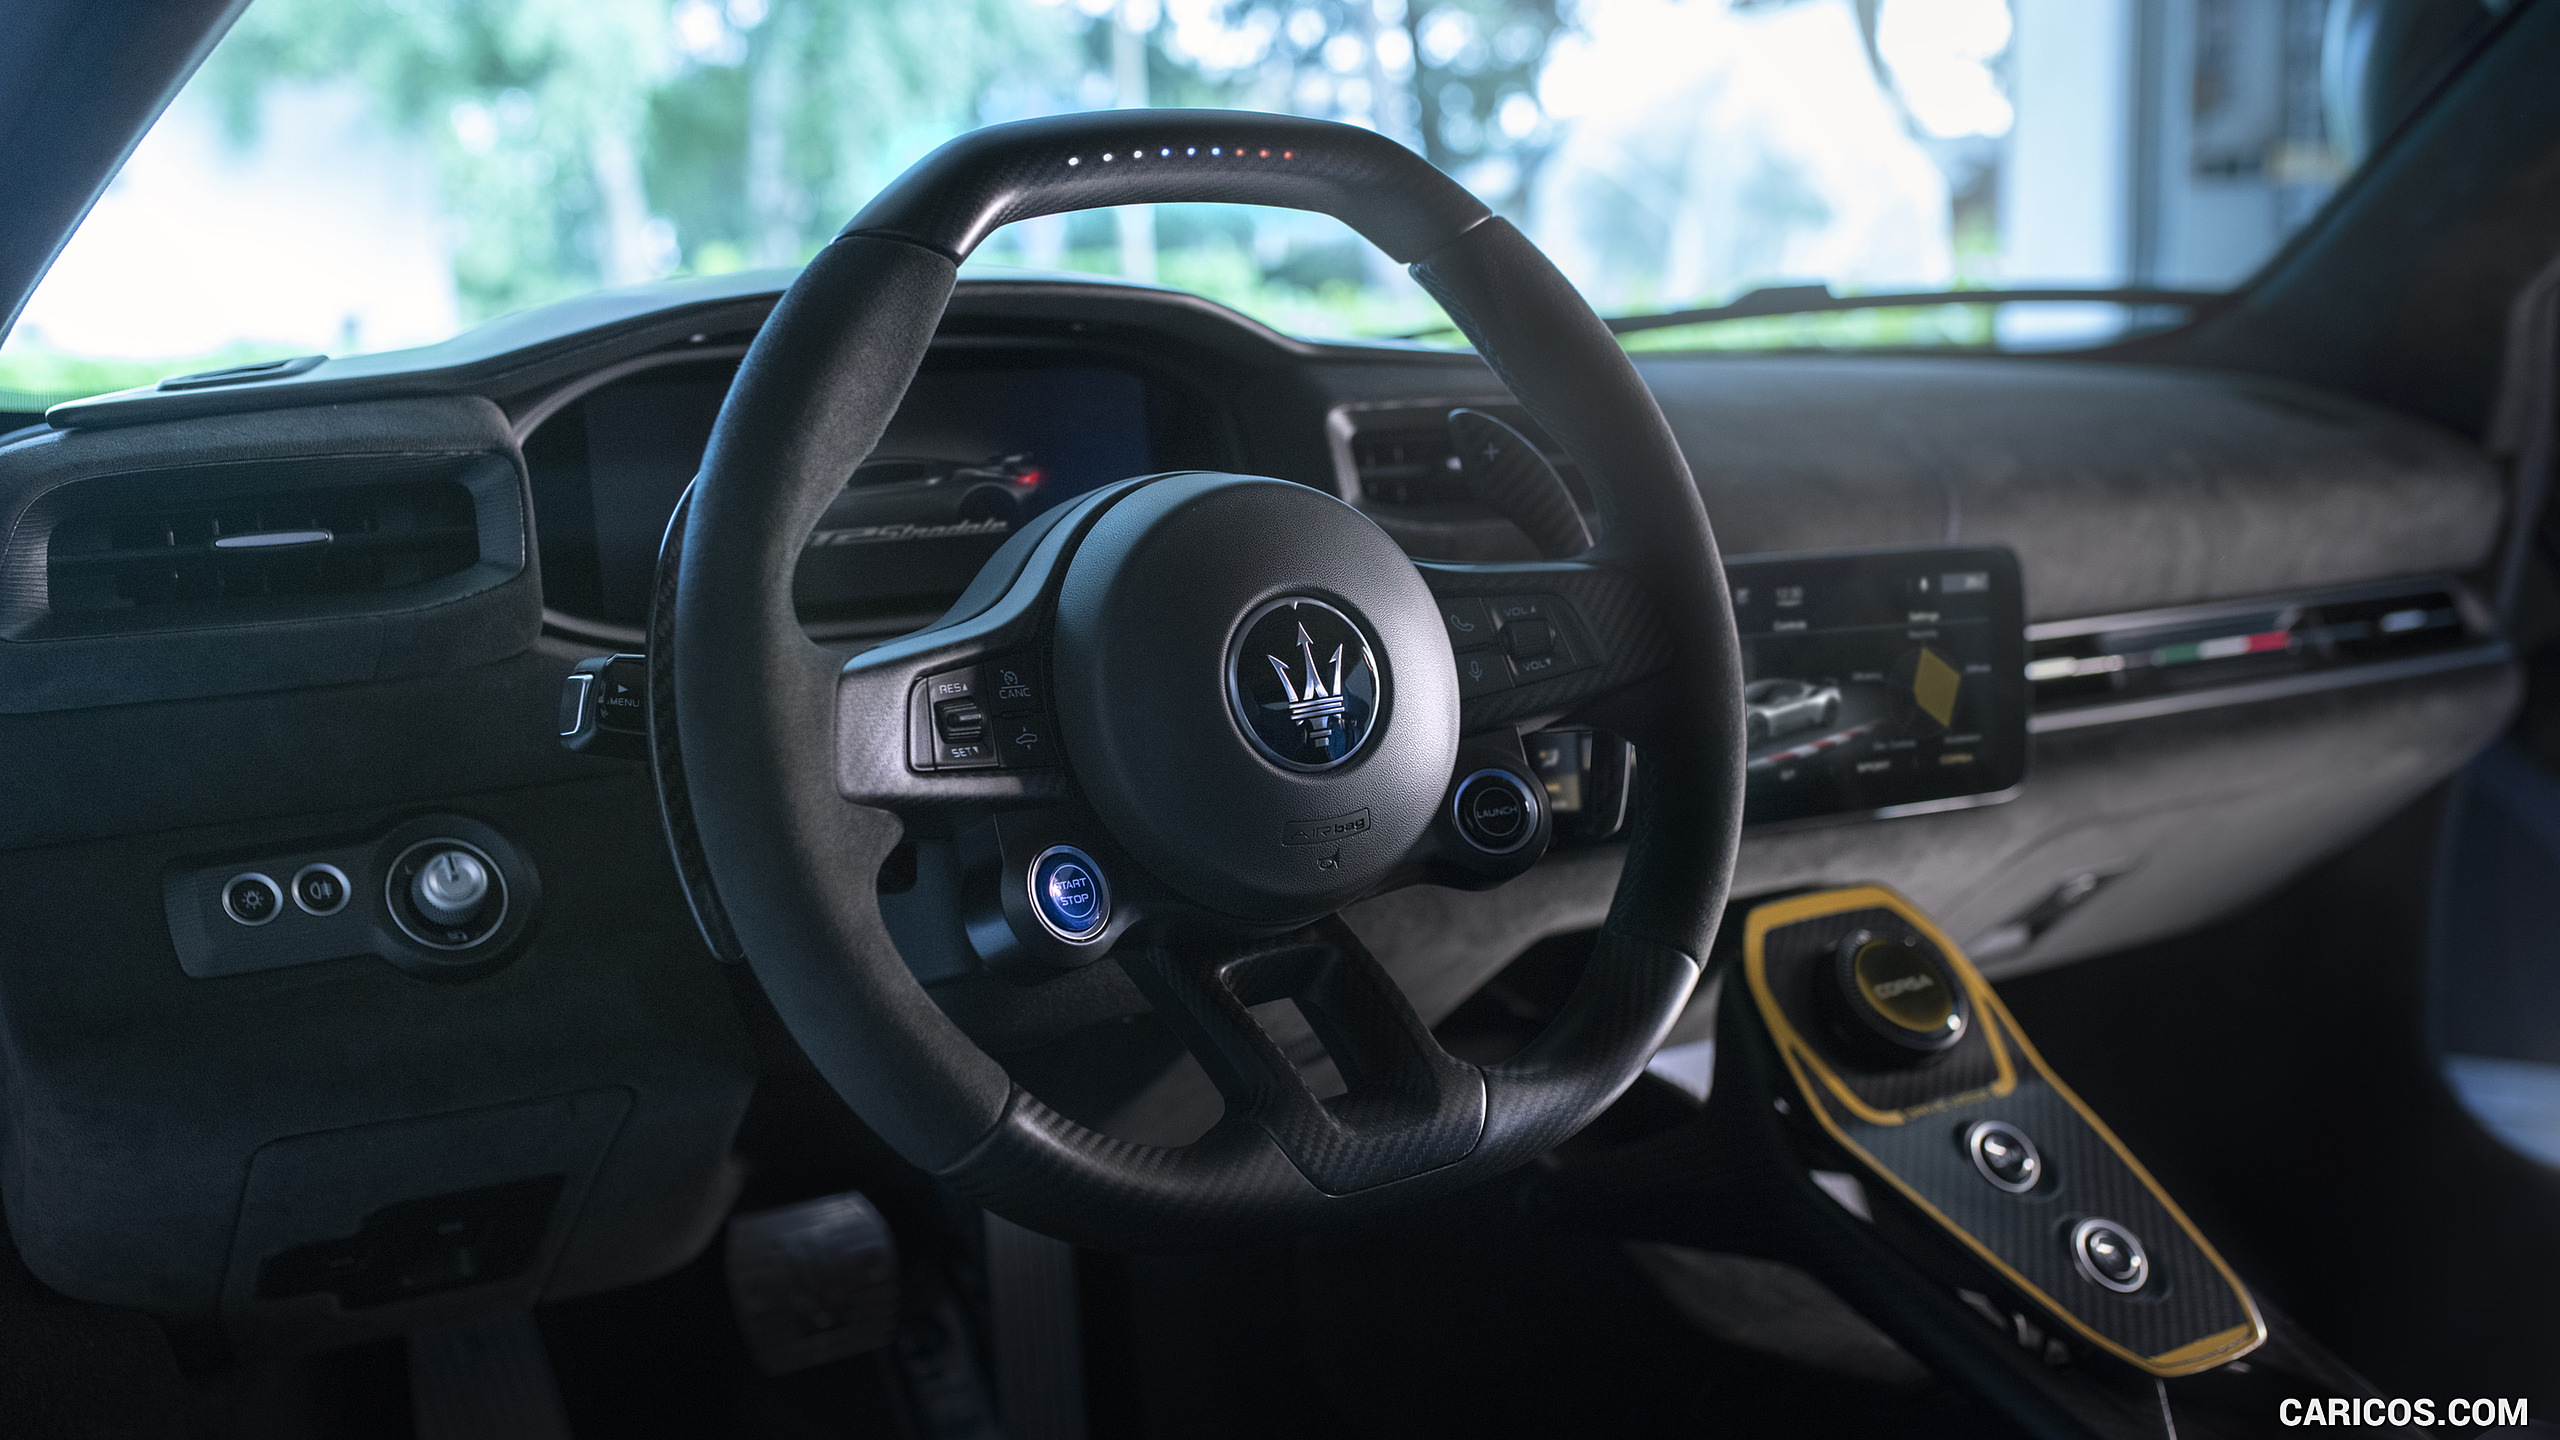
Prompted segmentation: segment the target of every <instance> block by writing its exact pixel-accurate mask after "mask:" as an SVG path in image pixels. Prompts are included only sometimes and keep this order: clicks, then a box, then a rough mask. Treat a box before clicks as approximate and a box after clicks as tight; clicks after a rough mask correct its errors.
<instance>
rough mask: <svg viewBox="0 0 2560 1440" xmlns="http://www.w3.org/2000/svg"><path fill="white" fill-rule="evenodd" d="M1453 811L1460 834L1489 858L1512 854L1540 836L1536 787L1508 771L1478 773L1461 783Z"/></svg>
mask: <svg viewBox="0 0 2560 1440" xmlns="http://www.w3.org/2000/svg"><path fill="white" fill-rule="evenodd" d="M1451 809H1452V818H1453V819H1455V820H1456V821H1457V824H1458V833H1459V834H1461V835H1463V836H1465V837H1466V839H1467V843H1468V844H1470V845H1473V846H1475V847H1476V848H1477V849H1479V850H1482V851H1484V852H1485V853H1486V854H1488V855H1508V854H1510V853H1511V852H1512V851H1514V850H1517V849H1519V848H1520V847H1521V846H1523V845H1526V844H1528V843H1529V837H1530V836H1531V835H1533V834H1536V833H1537V829H1538V797H1537V791H1536V788H1535V787H1533V786H1532V785H1530V784H1529V782H1527V781H1525V780H1523V779H1521V778H1520V777H1519V776H1517V775H1514V774H1512V773H1511V772H1510V771H1508V770H1492V769H1487V770H1478V771H1477V772H1475V773H1474V774H1472V775H1469V776H1468V777H1467V778H1466V779H1464V780H1461V781H1459V782H1458V792H1457V796H1456V798H1455V799H1454V800H1453V801H1452V802H1451Z"/></svg>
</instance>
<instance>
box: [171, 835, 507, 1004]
mask: <svg viewBox="0 0 2560 1440" xmlns="http://www.w3.org/2000/svg"><path fill="white" fill-rule="evenodd" d="M276 875H290V876H292V877H293V881H292V885H291V888H290V890H289V891H288V890H287V888H286V887H284V886H280V885H278V884H277V883H276V882H275V881H274V880H273V879H271V878H269V877H271V876H276ZM541 893H542V887H541V880H540V878H539V877H538V876H536V875H535V873H534V869H533V864H532V862H531V861H529V860H528V859H526V858H525V855H524V852H522V851H520V850H518V849H517V848H516V847H515V846H514V845H512V844H510V843H508V841H507V838H506V837H505V836H504V835H501V834H499V833H498V832H497V831H496V830H495V829H493V828H491V827H490V826H488V825H484V824H482V823H481V822H479V821H477V820H473V819H471V818H469V817H467V816H462V815H431V816H425V817H421V818H419V819H415V820H409V821H406V822H403V823H401V824H399V825H395V826H393V827H391V828H390V829H388V830H386V831H384V832H382V833H381V834H379V835H373V836H354V837H344V838H338V839H332V840H318V841H312V842H309V843H306V844H303V845H298V846H294V845H287V846H277V847H274V848H272V849H269V850H265V851H262V852H260V853H257V854H254V855H231V856H215V857H206V858H203V859H196V860H182V861H179V862H178V863H176V864H174V865H172V866H170V867H169V869H168V870H167V871H166V872H165V873H164V874H163V875H162V877H161V901H162V906H163V909H164V910H165V912H166V915H167V918H168V922H169V937H170V939H171V940H172V941H173V942H174V943H175V945H176V947H177V952H178V967H179V968H180V969H181V970H184V971H185V972H186V973H187V974H188V975H190V976H192V977H194V978H195V979H198V980H214V979H219V978H221V977H223V976H227V975H248V974H254V973H256V972H258V971H261V970H281V969H284V968H287V967H289V966H294V965H316V964H319V963H322V962H324V961H330V960H346V959H359V958H372V959H376V960H384V961H388V962H390V963H391V964H394V965H397V966H399V967H401V968H402V969H405V970H409V971H411V972H413V973H415V974H420V975H426V976H430V977H434V978H438V979H467V978H470V977H472V976H476V975H481V974H485V973H487V972H488V971H489V970H491V969H493V968H495V967H496V966H497V965H499V964H502V963H503V962H504V961H505V960H506V959H507V958H508V957H509V956H510V955H511V954H512V953H513V951H514V949H515V946H516V942H517V941H518V940H520V939H522V938H523V937H524V935H525V933H526V931H527V929H528V928H529V926H530V923H531V920H532V917H533V912H534V908H535V906H536V905H537V904H539V902H540V900H541ZM244 917H245V918H244Z"/></svg>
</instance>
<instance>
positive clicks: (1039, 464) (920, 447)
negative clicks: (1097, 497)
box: [526, 361, 1162, 625]
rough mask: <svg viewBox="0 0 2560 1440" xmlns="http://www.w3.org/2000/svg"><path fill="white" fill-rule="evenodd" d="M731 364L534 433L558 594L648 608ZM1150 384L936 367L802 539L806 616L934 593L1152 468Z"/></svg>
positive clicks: (1034, 371)
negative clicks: (1050, 513) (1080, 500)
mask: <svg viewBox="0 0 2560 1440" xmlns="http://www.w3.org/2000/svg"><path fill="white" fill-rule="evenodd" d="M735 373H736V362H734V361H731V362H726V363H721V362H699V363H688V364H679V365H671V366H666V367H662V368H661V369H659V370H654V371H643V372H641V373H640V374H637V375H633V376H630V377H627V378H624V379H621V380H617V381H614V382H612V383H611V384H608V385H605V386H603V387H601V388H599V389H598V390H596V391H595V392H594V393H593V394H590V395H588V396H586V397H585V398H583V399H581V400H580V401H578V402H577V403H576V405H575V406H574V407H573V409H571V410H570V411H566V412H564V413H562V414H561V415H560V416H558V417H557V418H555V419H554V420H552V421H551V422H548V423H546V424H545V425H544V426H543V427H542V429H541V430H540V431H538V432H537V433H536V436H535V441H534V443H529V444H528V445H527V447H526V459H527V461H528V463H530V464H532V465H534V466H535V467H536V472H537V473H536V476H535V479H536V494H535V501H536V506H537V510H538V514H537V519H538V521H539V522H540V523H541V527H542V529H543V531H544V534H545V540H544V555H543V566H544V572H545V573H544V576H543V581H544V589H545V592H546V595H547V596H550V597H553V598H552V599H551V601H550V603H552V604H554V605H555V606H558V607H560V608H564V609H568V610H569V611H571V613H576V614H585V615H592V616H594V617H596V618H599V619H606V620H611V621H614V622H616V623H619V624H627V625H638V624H640V623H642V622H643V620H644V619H645V617H646V615H647V613H648V608H649V594H650V588H651V586H652V584H653V583H654V577H655V574H656V567H657V558H658V543H659V539H660V537H661V536H662V535H663V533H664V531H665V529H666V524H667V518H668V516H669V515H670V514H671V513H673V511H674V509H675V504H676V501H677V499H678V497H680V496H681V495H682V494H683V493H684V488H685V486H686V485H687V484H689V483H691V481H692V479H693V477H694V474H695V472H696V471H697V470H699V469H700V468H701V464H702V455H703V451H704V448H705V446H706V445H707V444H708V442H709V440H710V436H711V426H712V422H713V421H714V420H715V419H716V418H717V417H718V415H719V413H720V405H721V401H722V400H723V399H724V398H725V397H726V396H727V394H728V390H729V384H730V381H731V378H732V377H733V376H734V374H735ZM1150 390H1151V387H1150V385H1149V382H1148V380H1147V379H1146V378H1145V377H1144V376H1142V375H1139V374H1137V373H1134V372H1132V371H1130V370H1126V369H1121V368H1117V367H1112V366H1107V365H1097V364H1091V363H1067V364H1058V363H1055V362H1051V363H1046V364H1040V363H1021V362H1013V363H964V364H954V365H929V366H928V367H927V368H926V369H925V371H924V372H923V373H921V374H919V375H918V376H917V377H916V379H915V382H914V384H913V385H912V386H911V387H910V388H909V389H908V392H907V397H906V399H905V401H904V402H903V403H902V404H901V405H900V406H899V409H898V413H897V416H896V418H895V419H894V420H892V421H891V422H890V425H889V429H888V432H887V433H886V434H885V435H883V436H882V437H881V440H880V444H879V445H878V447H877V448H875V449H874V450H873V452H872V455H871V457H870V458H869V459H868V460H866V461H865V462H864V463H863V464H862V465H861V466H860V467H859V468H858V469H856V470H855V471H854V472H853V473H852V474H851V475H849V476H848V477H846V485H845V489H844V492H843V493H842V494H841V495H840V496H838V498H837V499H836V501H835V503H834V504H832V505H830V506H829V507H828V509H827V512H826V515H825V516H824V518H822V519H821V520H820V521H819V522H818V525H817V527H816V529H815V530H814V531H813V532H812V533H811V535H810V537H809V540H808V542H807V544H806V546H805V547H804V548H803V549H802V551H801V560H800V566H799V572H798V575H797V576H796V578H795V582H794V586H793V591H794V596H795V598H796V599H797V600H798V602H799V607H800V611H801V614H802V617H803V618H804V619H808V620H821V619H826V618H830V617H837V616H849V615H860V614H864V613H873V612H886V611H896V610H899V609H901V608H915V607H918V606H921V607H924V608H927V609H931V608H939V606H940V604H942V603H945V602H947V601H948V600H949V599H950V597H951V596H952V595H953V594H956V593H957V592H958V591H959V590H960V588H961V587H962V586H964V585H966V584H967V583H968V580H969V577H970V576H972V575H974V574H976V573H977V570H978V567H979V566H980V565H982V564H984V563H985V562H986V560H987V557H989V556H991V555H993V554H994V553H995V551H996V547H997V546H999V545H1002V544H1003V543H1004V541H1005V537H1007V536H1008V535H1011V534H1012V533H1013V532H1014V530H1016V529H1017V528H1019V527H1020V526H1021V525H1022V524H1023V523H1024V522H1026V521H1028V520H1030V519H1032V518H1033V517H1035V516H1037V515H1039V514H1040V513H1041V512H1043V511H1045V510H1048V509H1051V508H1053V507H1055V506H1057V505H1059V504H1062V503H1064V502H1066V501H1068V500H1072V499H1074V498H1075V497H1076V496H1079V495H1082V494H1085V493H1086V492H1088V491H1090V490H1093V489H1095V488H1097V487H1099V486H1103V485H1108V484H1111V483H1113V482H1115V481H1118V480H1124V479H1127V478H1129V477H1130V476H1133V475H1144V474H1147V473H1149V472H1150V471H1151V470H1153V469H1155V468H1157V464H1156V462H1157V458H1158V457H1157V456H1156V454H1155V451H1156V450H1157V449H1158V448H1159V447H1158V445H1157V444H1156V443H1155V441H1156V433H1157V431H1158V430H1159V429H1161V428H1162V427H1161V426H1159V425H1158V424H1156V423H1155V422H1156V420H1157V419H1158V418H1159V417H1156V416H1155V415H1153V414H1152V413H1151V412H1152V411H1153V410H1154V408H1155V407H1154V406H1153V405H1152V404H1151V399H1152V397H1151V394H1150ZM573 511H574V512H578V513H576V514H574V515H572V514H571V513H569V512H573ZM589 535H592V537H593V541H592V545H586V544H577V543H570V542H566V541H564V540H563V538H562V537H570V536H574V537H576V539H578V540H583V539H584V538H585V537H586V536H589Z"/></svg>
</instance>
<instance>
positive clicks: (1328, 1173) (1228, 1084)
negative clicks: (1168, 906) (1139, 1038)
mask: <svg viewBox="0 0 2560 1440" xmlns="http://www.w3.org/2000/svg"><path fill="white" fill-rule="evenodd" d="M1121 963H1122V965H1123V966H1124V967H1125V968H1126V969H1127V970H1128V971H1129V974H1130V976H1131V978H1133V979H1135V980H1136V981H1137V982H1138V987H1139V989H1140V990H1142V991H1143V992H1145V994H1146V996H1147V998H1148V1000H1149V1001H1150V1002H1151V1003H1153V1004H1154V1005H1155V1007H1156V1010H1157V1012H1158V1013H1159V1014H1160V1015H1162V1016H1163V1017H1164V1019H1165V1021H1166V1023H1167V1024H1169V1025H1170V1026H1172V1027H1173V1029H1174V1031H1175V1033H1176V1034H1177V1035H1179V1036H1180V1037H1181V1038H1182V1040H1183V1042H1184V1044H1185V1045H1187V1046H1188V1047H1189V1048H1190V1050H1191V1053H1192V1055H1193V1056H1194V1057H1195V1058H1197V1059H1198V1060H1199V1062H1200V1066H1201V1068H1202V1069H1203V1070H1205V1071H1207V1072H1208V1074H1209V1078H1210V1080H1211V1081H1212V1082H1213V1083H1214V1084H1216V1086H1217V1087H1218V1091H1219V1093H1220V1095H1222V1096H1223V1097H1224V1098H1225V1100H1226V1102H1227V1113H1228V1116H1229V1119H1230V1120H1231V1121H1232V1120H1243V1121H1247V1122H1250V1123H1252V1124H1254V1125H1257V1126H1259V1127H1261V1128H1262V1129H1263V1130H1264V1131H1266V1132H1267V1133H1268V1134H1269V1135H1270V1136H1271V1139H1272V1141H1273V1143H1275V1144H1276V1145H1278V1146H1279V1147H1280V1149H1281V1151H1282V1152H1283V1153H1284V1154H1286V1155H1287V1156H1288V1157H1289V1159H1290V1161H1291V1163H1292V1164H1294V1165H1296V1166H1297V1167H1298V1169H1299V1170H1300V1171H1301V1172H1303V1173H1304V1174H1305V1175H1306V1177H1307V1178H1308V1180H1310V1181H1311V1182H1313V1183H1314V1184H1315V1186H1316V1187H1317V1188H1318V1189H1320V1190H1322V1191H1324V1192H1326V1193H1327V1194H1333V1195H1344V1194H1350V1193H1352V1192H1354V1191H1358V1190H1365V1189H1369V1188H1371V1187H1373V1186H1377V1185H1383V1184H1386V1183H1388V1182H1390V1181H1395V1180H1402V1179H1408V1178H1410V1177H1412V1176H1415V1175H1419V1174H1422V1173H1424V1172H1426V1171H1430V1170H1435V1169H1438V1168H1440V1167H1441V1166H1444V1165H1450V1164H1454V1163H1456V1162H1457V1161H1459V1160H1461V1159H1463V1158H1465V1157H1466V1156H1467V1155H1468V1154H1469V1153H1470V1152H1472V1151H1473V1150H1474V1148H1475V1146H1476V1142H1477V1139H1478V1137H1479V1136H1480V1135H1481V1134H1482V1133H1483V1130H1484V1121H1485V1086H1484V1077H1483V1074H1482V1073H1481V1072H1480V1071H1478V1070H1477V1069H1476V1067H1474V1066H1473V1065H1469V1064H1467V1063H1466V1062H1464V1061H1462V1060H1458V1059H1456V1058H1454V1057H1453V1056H1451V1055H1450V1054H1449V1053H1448V1052H1447V1051H1445V1050H1443V1049H1441V1048H1440V1044H1439V1042H1438V1041H1437V1040H1434V1039H1433V1038H1432V1036H1431V1032H1430V1031H1429V1030H1427V1029H1425V1028H1424V1027H1423V1024H1422V1020H1421V1017H1419V1016H1418V1015H1416V1014H1415V1013H1414V1010H1413V1006H1412V1005H1411V1004H1410V1003H1409V1002H1408V1001H1407V1000H1406V999H1405V997H1404V992H1403V991H1401V990H1399V989H1398V988H1396V983H1395V981H1394V980H1393V979H1392V978H1390V977H1389V976H1388V974H1387V972H1386V969H1385V967H1383V966H1381V965H1380V964H1379V963H1378V962H1377V959H1376V958H1375V957H1374V956H1372V955H1370V954H1369V952H1368V951H1367V950H1366V949H1365V948H1363V947H1362V946H1361V944H1360V942H1359V940H1358V939H1357V938H1356V937H1354V936H1353V935H1352V933H1351V931H1350V929H1349V927H1347V926H1345V925H1344V924H1343V923H1342V922H1341V921H1340V920H1339V919H1334V918H1327V919H1325V920H1323V921H1320V922H1318V923H1316V924H1314V925H1311V926H1308V927H1306V928H1304V929H1301V930H1298V931H1295V932H1292V933H1290V934H1287V935H1283V936H1280V937H1277V938H1273V939H1259V940H1251V941H1244V942H1237V941H1233V940H1226V941H1219V940H1216V939H1213V938H1209V937H1205V936H1203V935H1200V934H1198V933H1197V932H1168V933H1165V934H1163V935H1160V936H1158V937H1155V938H1154V939H1153V940H1152V941H1151V943H1146V944H1143V945H1139V946H1136V947H1130V948H1128V949H1125V950H1124V952H1123V954H1122V957H1121ZM1280 1001H1287V1002H1290V1003H1291V1004H1292V1006H1293V1007H1294V1009H1295V1011H1296V1013H1297V1015H1298V1016H1300V1017H1303V1021H1304V1025H1305V1028H1306V1030H1308V1031H1311V1032H1312V1034H1311V1036H1305V1035H1298V1034H1295V1033H1293V1032H1295V1031H1296V1029H1297V1027H1296V1026H1294V1025H1291V1024H1290V1023H1289V1020H1290V1017H1289V1016H1288V1015H1287V1014H1286V1013H1285V1012H1284V1013H1283V1014H1282V1015H1280V1016H1277V1017H1274V1018H1273V1019H1272V1020H1271V1021H1269V1022H1266V1021H1264V1020H1263V1019H1261V1018H1259V1017H1257V1016H1256V1014H1255V1013H1254V1012H1255V1008H1256V1007H1269V1006H1271V1005H1273V1004H1274V1003H1275V1002H1280ZM1275 1029H1276V1030H1279V1031H1280V1032H1281V1033H1282V1034H1283V1035H1285V1036H1288V1037H1289V1038H1291V1039H1293V1040H1297V1041H1300V1042H1301V1043H1300V1044H1297V1045H1290V1046H1284V1045H1283V1044H1282V1043H1281V1041H1280V1040H1279V1039H1275V1038H1274V1035H1273V1031H1274V1030H1275ZM1309 1041H1312V1042H1317V1043H1320V1044H1321V1050H1322V1057H1325V1058H1329V1059H1330V1060H1331V1062H1332V1064H1333V1066H1334V1067H1335V1068H1336V1069H1337V1070H1338V1071H1339V1073H1340V1076H1341V1081H1342V1085H1343V1089H1342V1090H1341V1092H1340V1093H1338V1094H1331V1095H1323V1096H1320V1095H1319V1094H1318V1093H1317V1090H1316V1087H1315V1086H1314V1085H1311V1084H1310V1083H1309V1079H1308V1073H1307V1072H1308V1071H1309V1070H1310V1069H1316V1070H1320V1069H1321V1061H1320V1060H1319V1058H1318V1056H1317V1055H1315V1054H1314V1053H1313V1052H1314V1051H1315V1048H1316V1045H1315V1044H1314V1043H1306V1042H1309ZM1293 1052H1295V1053H1293Z"/></svg>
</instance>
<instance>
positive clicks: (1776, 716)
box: [1742, 680, 1840, 744]
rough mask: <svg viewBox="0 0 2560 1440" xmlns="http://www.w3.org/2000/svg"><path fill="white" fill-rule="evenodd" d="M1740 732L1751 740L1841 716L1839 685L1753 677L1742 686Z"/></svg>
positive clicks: (1824, 722) (1772, 736)
mask: <svg viewBox="0 0 2560 1440" xmlns="http://www.w3.org/2000/svg"><path fill="white" fill-rule="evenodd" d="M1742 716H1743V720H1742V724H1743V731H1744V734H1745V735H1746V736H1748V737H1749V739H1750V741H1751V743H1753V744H1758V743H1759V742H1760V741H1763V740H1774V739H1776V738H1777V737H1779V736H1781V735H1792V734H1794V733H1795V732H1796V731H1798V730H1809V729H1812V728H1813V727H1815V726H1817V725H1828V724H1830V723H1832V722H1833V721H1835V720H1837V719H1839V718H1840V687H1839V686H1837V685H1816V684H1813V683H1812V682H1811V681H1806V680H1754V681H1752V682H1751V683H1750V684H1748V685H1745V686H1743V687H1742Z"/></svg>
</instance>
